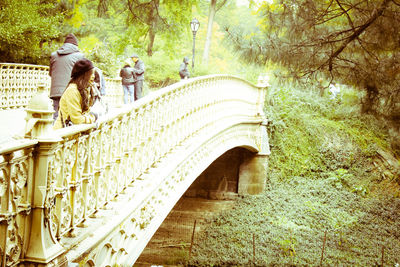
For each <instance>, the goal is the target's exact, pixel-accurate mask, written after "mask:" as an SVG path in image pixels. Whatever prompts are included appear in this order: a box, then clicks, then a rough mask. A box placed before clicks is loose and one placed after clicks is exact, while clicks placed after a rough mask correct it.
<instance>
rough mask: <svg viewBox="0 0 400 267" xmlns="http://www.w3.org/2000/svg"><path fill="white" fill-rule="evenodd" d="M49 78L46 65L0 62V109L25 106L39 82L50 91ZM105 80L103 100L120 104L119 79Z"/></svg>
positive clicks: (120, 88) (121, 100)
mask: <svg viewBox="0 0 400 267" xmlns="http://www.w3.org/2000/svg"><path fill="white" fill-rule="evenodd" d="M50 79H51V78H50V76H49V67H48V66H41V65H29V64H15V63H0V110H4V109H18V108H26V106H27V104H28V103H29V100H30V99H31V98H32V96H34V95H35V94H36V93H37V88H38V85H39V84H43V85H44V86H45V88H46V89H47V91H48V93H50ZM105 81H106V88H107V89H106V95H105V96H104V99H105V102H106V103H108V104H109V105H111V106H116V105H121V104H122V103H123V91H122V87H121V79H120V78H108V77H105Z"/></svg>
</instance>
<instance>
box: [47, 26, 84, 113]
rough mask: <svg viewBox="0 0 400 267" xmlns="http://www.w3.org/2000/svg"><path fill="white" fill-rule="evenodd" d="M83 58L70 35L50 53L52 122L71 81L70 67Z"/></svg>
mask: <svg viewBox="0 0 400 267" xmlns="http://www.w3.org/2000/svg"><path fill="white" fill-rule="evenodd" d="M84 57H85V56H84V55H83V53H81V52H80V51H79V49H78V39H77V38H76V37H75V35H73V34H72V33H70V34H68V35H67V37H66V38H65V41H64V45H63V46H61V47H60V48H59V49H58V50H57V51H55V52H53V53H51V57H50V70H49V75H50V76H51V88H50V98H51V99H52V100H53V108H54V111H55V112H54V115H53V118H54V120H56V119H57V117H58V109H59V103H60V99H61V96H62V94H63V93H64V90H65V88H67V85H68V83H69V81H70V80H71V71H72V67H73V66H74V64H75V62H77V61H78V60H80V59H83V58H84Z"/></svg>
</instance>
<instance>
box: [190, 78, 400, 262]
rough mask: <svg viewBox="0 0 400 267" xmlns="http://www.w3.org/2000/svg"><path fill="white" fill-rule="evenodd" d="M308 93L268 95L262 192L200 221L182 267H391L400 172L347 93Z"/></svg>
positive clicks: (381, 134) (381, 133) (396, 245)
mask: <svg viewBox="0 0 400 267" xmlns="http://www.w3.org/2000/svg"><path fill="white" fill-rule="evenodd" d="M317 91H318V89H317V88H315V90H313V88H311V89H310V88H308V89H304V88H295V87H293V86H290V85H287V84H286V85H284V86H278V85H276V86H273V87H272V88H270V90H269V93H268V96H267V101H266V103H265V112H266V117H267V118H268V119H269V131H270V132H269V134H270V145H271V156H270V159H269V175H268V177H266V179H267V188H266V191H265V193H264V194H263V195H261V196H251V197H244V198H241V199H238V200H237V204H236V205H235V208H234V209H232V210H229V211H226V212H224V213H222V214H221V215H220V216H218V217H216V218H212V219H209V220H208V226H207V228H206V229H205V230H204V231H203V232H202V233H201V235H199V236H198V237H197V238H196V242H195V245H194V248H193V254H192V258H191V261H190V263H189V265H191V266H250V265H251V264H253V263H255V265H256V266H310V265H319V264H320V263H321V262H322V265H323V266H379V265H380V264H382V263H383V264H384V266H397V265H396V264H400V258H399V255H400V215H399V210H400V199H399V196H400V187H399V184H400V177H399V173H400V168H399V166H400V165H399V161H398V159H396V158H395V155H393V154H392V153H391V152H390V148H389V142H388V140H387V139H388V137H387V136H388V135H387V132H386V131H387V130H386V129H385V127H384V126H382V125H380V124H379V123H378V121H377V120H376V119H374V118H373V117H370V116H364V115H360V112H359V108H360V107H359V105H358V102H359V96H358V95H357V93H356V92H354V91H352V90H351V89H342V92H341V95H340V97H339V98H337V99H335V100H331V99H329V97H328V96H327V95H325V96H323V97H320V96H319V94H318V93H317ZM253 235H254V246H253ZM325 235H326V237H325ZM324 239H325V242H324ZM324 243H325V244H324ZM253 249H254V254H253ZM322 252H324V253H323V254H322ZM253 255H254V256H253ZM253 257H254V259H255V262H253Z"/></svg>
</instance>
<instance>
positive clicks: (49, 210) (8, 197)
mask: <svg viewBox="0 0 400 267" xmlns="http://www.w3.org/2000/svg"><path fill="white" fill-rule="evenodd" d="M264 98H265V88H261V87H256V86H254V85H252V84H250V83H248V82H246V81H244V80H242V79H240V78H238V77H232V76H227V75H212V76H206V77H199V78H194V79H190V80H187V81H182V82H179V83H177V84H174V85H171V86H168V87H165V88H162V89H160V90H158V91H156V92H153V93H150V94H149V95H148V96H146V97H144V98H142V99H140V100H138V101H136V102H135V103H134V104H133V105H131V106H124V107H123V108H121V109H120V110H118V112H115V113H110V114H107V115H106V116H105V117H104V118H102V119H101V120H100V122H99V123H98V124H88V125H75V126H72V127H68V128H63V129H60V130H57V131H54V132H50V133H49V132H47V133H44V134H43V136H39V137H37V138H35V139H30V140H28V139H23V140H16V141H15V143H13V144H10V145H9V146H8V147H2V148H1V149H0V154H1V157H0V170H1V172H0V182H1V183H0V204H1V210H0V236H1V238H0V251H1V255H2V256H1V264H0V266H9V265H14V264H17V263H19V262H21V261H29V262H40V263H46V262H49V261H51V260H55V259H58V258H59V257H60V255H67V259H71V258H73V259H74V260H79V256H77V255H75V254H74V253H77V254H78V252H77V251H75V250H74V248H76V247H77V244H83V243H85V242H89V240H91V242H92V244H97V243H99V242H100V241H101V240H102V238H104V236H96V235H94V236H93V231H95V230H94V229H98V228H99V227H100V226H102V225H104V224H106V225H107V223H109V224H110V225H115V221H116V222H117V225H118V223H120V224H122V222H123V221H124V219H126V218H127V217H129V216H130V222H131V223H132V224H133V227H130V228H129V229H130V230H129V231H128V230H127V231H125V232H123V233H121V235H122V237H121V240H124V241H123V242H125V243H126V244H129V243H132V242H133V243H134V242H135V240H138V239H140V237H141V236H144V235H146V230H147V228H148V226H149V225H150V224H151V223H152V220H153V218H154V217H155V214H156V207H157V205H159V204H160V203H159V202H160V201H161V200H157V198H158V197H156V196H155V195H153V196H152V197H150V198H149V194H147V193H149V192H150V195H151V194H153V193H151V192H152V191H151V190H156V188H157V185H154V187H152V186H153V185H150V186H148V187H146V188H145V189H144V188H143V182H145V183H150V184H151V183H152V181H146V179H147V178H146V177H148V175H147V174H148V173H149V172H151V169H152V168H154V167H155V166H157V165H158V164H160V162H162V161H163V159H164V158H166V157H167V156H168V154H169V153H171V151H173V150H174V149H176V148H177V147H179V146H181V145H182V144H184V143H185V141H187V140H189V139H190V138H191V137H193V136H195V135H196V134H201V135H207V134H209V135H212V134H213V131H215V129H216V128H217V127H218V125H223V124H226V125H235V124H238V123H241V122H244V121H255V122H256V123H258V122H259V121H261V120H262V117H263V112H262V110H263V104H264ZM44 123H45V122H44ZM245 131H249V130H247V129H245ZM248 134H250V133H248ZM255 138H256V137H255ZM177 178H178V179H183V178H181V177H177ZM161 183H162V184H163V186H164V187H166V188H168V186H171V184H173V182H172V181H163V180H161ZM159 190H161V189H159ZM145 191H146V192H147V193H146V194H144V192H145ZM161 191H162V190H161ZM161 191H160V192H161ZM129 192H134V193H129ZM157 201H158V202H157ZM118 202H121V203H122V202H123V203H125V204H127V203H130V205H132V207H131V208H130V209H128V210H127V211H126V212H129V213H126V212H125V213H124V212H120V215H119V216H116V215H115V216H114V217H113V218H108V217H107V216H104V215H102V214H103V213H106V212H107V210H113V209H114V206H115V205H116V204H115V203H118ZM135 207H136V208H135ZM98 218H101V220H99V219H98ZM118 220H120V221H118ZM113 223H114V224H113ZM106 229H107V227H106ZM113 230H114V229H113V228H112V229H111V228H110V229H108V231H109V232H107V231H106V232H105V233H103V234H104V235H107V233H110V232H111V231H113ZM85 239H86V241H85ZM121 240H120V241H121ZM113 242H114V241H113ZM121 242H122V241H121ZM110 246H111V245H110ZM110 246H108V248H109V247H110ZM110 251H111V252H109V253H111V254H110V255H109V257H112V255H114V256H115V255H116V253H114V252H112V249H110ZM81 252H82V251H80V253H81ZM128 252H129V251H128V250H127V249H126V248H125V249H124V250H122V251H118V253H119V256H118V261H119V262H121V263H124V262H129V261H131V260H132V258H130V257H131V256H130V255H129V253H128ZM96 260H97V261H98V263H96ZM107 261H111V259H108V260H104V259H99V258H93V259H91V262H93V264H95V265H96V266H101V263H102V262H107ZM116 261H117V260H116ZM116 261H115V262H116ZM87 262H89V261H87ZM98 264H99V265H98Z"/></svg>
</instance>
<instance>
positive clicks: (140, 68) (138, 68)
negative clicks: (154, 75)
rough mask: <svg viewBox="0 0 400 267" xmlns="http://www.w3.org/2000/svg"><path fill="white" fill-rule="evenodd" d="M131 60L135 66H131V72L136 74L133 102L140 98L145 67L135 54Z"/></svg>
mask: <svg viewBox="0 0 400 267" xmlns="http://www.w3.org/2000/svg"><path fill="white" fill-rule="evenodd" d="M131 58H132V60H133V62H134V63H135V66H133V70H134V72H135V74H136V81H135V100H138V99H139V98H141V97H142V91H143V82H144V71H145V67H144V63H143V61H142V60H140V59H139V56H138V55H137V54H133V55H132V56H131Z"/></svg>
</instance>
